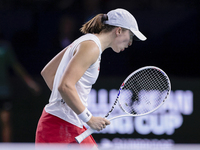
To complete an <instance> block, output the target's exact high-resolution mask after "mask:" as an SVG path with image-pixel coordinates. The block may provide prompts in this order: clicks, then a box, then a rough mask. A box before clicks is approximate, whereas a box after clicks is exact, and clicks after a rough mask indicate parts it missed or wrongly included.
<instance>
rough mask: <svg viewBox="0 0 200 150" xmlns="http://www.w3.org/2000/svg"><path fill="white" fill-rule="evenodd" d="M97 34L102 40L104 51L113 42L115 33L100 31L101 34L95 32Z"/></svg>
mask: <svg viewBox="0 0 200 150" xmlns="http://www.w3.org/2000/svg"><path fill="white" fill-rule="evenodd" d="M95 35H96V36H97V37H98V38H99V40H100V42H101V47H102V51H104V50H105V49H107V48H109V47H110V45H111V42H112V40H113V34H112V33H111V32H109V33H100V34H95Z"/></svg>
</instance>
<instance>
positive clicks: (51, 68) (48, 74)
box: [41, 47, 68, 90]
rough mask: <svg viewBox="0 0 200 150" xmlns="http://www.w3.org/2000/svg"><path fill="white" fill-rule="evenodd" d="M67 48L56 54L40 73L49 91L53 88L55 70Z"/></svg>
mask: <svg viewBox="0 0 200 150" xmlns="http://www.w3.org/2000/svg"><path fill="white" fill-rule="evenodd" d="M67 48H68V47H66V48H65V49H64V50H62V51H61V52H60V53H58V54H57V55H56V56H55V57H54V58H53V59H52V60H51V61H50V62H49V63H48V64H47V65H46V66H45V67H44V68H43V70H42V71H41V75H42V77H43V78H44V80H45V82H46V84H47V86H48V87H49V89H50V90H52V88H53V81H54V77H55V74H56V71H57V68H58V66H59V64H60V61H61V59H62V57H63V55H64V53H65V51H66V50H67Z"/></svg>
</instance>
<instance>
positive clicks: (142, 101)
mask: <svg viewBox="0 0 200 150" xmlns="http://www.w3.org/2000/svg"><path fill="white" fill-rule="evenodd" d="M167 91H169V84H168V79H167V77H166V76H165V74H164V73H163V72H161V71H160V70H158V69H155V68H149V69H144V70H141V71H139V72H137V73H135V74H133V75H132V76H131V77H129V79H128V80H127V81H126V82H125V83H124V87H123V89H122V91H121V94H120V99H119V103H120V106H121V108H122V109H123V110H124V111H125V112H127V113H131V114H138V115H139V114H144V113H148V112H150V111H152V110H154V109H156V108H157V107H159V106H160V105H161V104H162V102H163V100H164V99H165V97H166V92H167Z"/></svg>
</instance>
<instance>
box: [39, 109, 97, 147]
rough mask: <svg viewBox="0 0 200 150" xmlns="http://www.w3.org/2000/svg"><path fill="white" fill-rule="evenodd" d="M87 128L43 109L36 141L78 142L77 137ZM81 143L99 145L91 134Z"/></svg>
mask: <svg viewBox="0 0 200 150" xmlns="http://www.w3.org/2000/svg"><path fill="white" fill-rule="evenodd" d="M85 130H86V128H85V127H83V128H79V127H77V126H75V125H73V124H71V123H69V122H66V121H64V120H62V119H60V118H58V117H56V116H54V115H51V114H49V113H47V112H46V111H45V110H43V112H42V116H41V117H40V120H39V122H38V126H37V130H36V138H35V143H65V144H67V143H68V144H74V143H77V142H76V140H75V137H76V136H78V135H80V134H81V133H83V132H84V131H85ZM81 144H89V145H90V146H92V145H93V146H94V145H95V146H97V144H96V142H95V141H94V139H93V137H92V136H91V135H90V136H88V137H87V138H86V139H84V140H83V141H82V142H81Z"/></svg>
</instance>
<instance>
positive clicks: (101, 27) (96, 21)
mask: <svg viewBox="0 0 200 150" xmlns="http://www.w3.org/2000/svg"><path fill="white" fill-rule="evenodd" d="M106 20H108V16H107V14H98V15H96V16H95V17H94V18H92V19H91V20H89V21H88V22H86V23H85V24H84V25H83V26H82V28H80V31H81V32H82V33H84V34H87V33H93V34H96V33H97V34H98V33H100V32H102V31H103V32H108V31H111V30H112V29H113V28H114V27H115V26H111V25H107V24H104V21H106Z"/></svg>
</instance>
